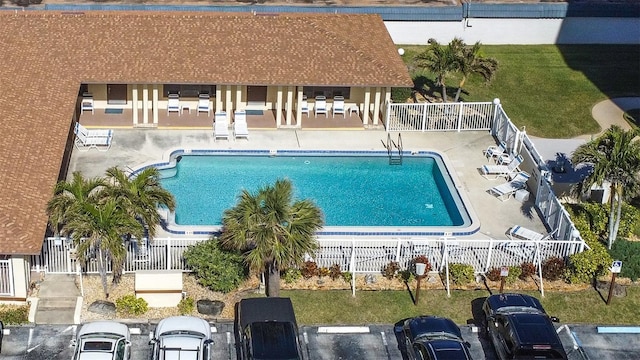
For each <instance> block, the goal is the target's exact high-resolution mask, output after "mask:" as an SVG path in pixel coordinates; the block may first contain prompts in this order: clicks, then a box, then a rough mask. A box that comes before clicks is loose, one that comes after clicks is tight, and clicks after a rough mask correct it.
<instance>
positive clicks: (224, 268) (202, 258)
mask: <svg viewBox="0 0 640 360" xmlns="http://www.w3.org/2000/svg"><path fill="white" fill-rule="evenodd" d="M184 260H185V262H186V264H187V266H189V267H190V268H191V269H192V270H193V272H194V275H195V277H196V279H197V280H198V283H199V284H200V285H202V286H206V287H208V288H209V289H211V290H213V291H221V292H224V293H228V292H230V291H232V290H235V289H237V288H238V286H240V284H241V283H242V281H244V280H245V279H246V278H247V271H246V269H245V267H244V264H243V261H242V255H241V254H240V253H239V252H237V251H230V250H225V249H222V247H221V246H220V243H219V242H218V239H216V238H211V239H209V240H207V241H203V242H200V243H197V244H196V245H192V246H189V248H188V249H187V251H185V252H184Z"/></svg>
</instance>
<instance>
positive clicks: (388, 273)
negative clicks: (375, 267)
mask: <svg viewBox="0 0 640 360" xmlns="http://www.w3.org/2000/svg"><path fill="white" fill-rule="evenodd" d="M398 271H400V264H398V263H397V262H395V261H390V262H389V263H388V264H387V265H385V267H384V268H383V269H382V276H384V277H385V278H387V279H389V280H391V279H393V278H395V277H396V276H397V275H398Z"/></svg>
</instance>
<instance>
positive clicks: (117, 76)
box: [0, 11, 412, 254]
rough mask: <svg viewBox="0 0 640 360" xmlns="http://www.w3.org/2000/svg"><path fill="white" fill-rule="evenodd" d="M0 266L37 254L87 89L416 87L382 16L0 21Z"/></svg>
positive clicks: (103, 15) (0, 17) (74, 16)
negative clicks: (12, 257)
mask: <svg viewBox="0 0 640 360" xmlns="http://www.w3.org/2000/svg"><path fill="white" fill-rule="evenodd" d="M0 23H1V24H2V26H0V44H2V57H1V58H2V62H1V63H0V124H1V125H0V129H1V133H0V151H1V152H0V153H1V154H2V156H0V168H2V171H0V254H35V253H38V252H39V251H40V248H41V246H42V240H43V236H44V234H45V229H46V223H47V217H46V214H45V207H46V203H47V201H48V200H49V198H50V196H51V191H52V189H53V186H54V184H55V182H56V181H57V179H58V174H59V171H60V167H61V163H62V157H63V153H64V150H65V143H66V139H67V135H68V134H69V129H70V127H71V119H72V116H73V112H74V108H75V103H76V100H77V98H76V96H77V93H78V88H79V85H80V83H83V82H84V83H130V84H133V83H158V84H162V83H183V84H184V83H203V84H219V85H220V84H243V85H308V86H312V85H342V86H392V87H399V86H411V85H412V82H411V79H410V77H409V74H408V72H407V69H406V67H405V65H404V64H403V63H402V61H401V59H400V57H399V56H398V55H397V53H396V48H395V46H394V45H393V42H392V41H391V37H390V36H389V34H388V33H387V30H386V28H385V26H384V23H383V22H382V20H381V18H380V17H379V16H377V15H343V14H341V15H338V14H327V15H318V14H313V15H311V14H270V15H252V14H250V13H190V12H170V13H162V12H86V13H59V12H50V11H49V12H39V11H28V12H9V11H6V12H1V13H0Z"/></svg>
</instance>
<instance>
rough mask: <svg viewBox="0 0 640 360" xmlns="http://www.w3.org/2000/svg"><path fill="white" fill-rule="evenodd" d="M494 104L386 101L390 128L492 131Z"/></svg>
mask: <svg viewBox="0 0 640 360" xmlns="http://www.w3.org/2000/svg"><path fill="white" fill-rule="evenodd" d="M494 113H495V105H494V104H493V103H490V102H477V103H463V102H458V103H416V104H394V103H387V111H386V114H387V115H386V121H385V127H386V129H387V131H420V132H425V131H470V130H489V129H491V124H492V123H493V118H494Z"/></svg>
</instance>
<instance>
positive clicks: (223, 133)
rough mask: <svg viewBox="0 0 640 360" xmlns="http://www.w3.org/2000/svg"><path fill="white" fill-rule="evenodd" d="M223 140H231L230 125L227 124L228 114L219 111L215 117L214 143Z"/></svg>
mask: <svg viewBox="0 0 640 360" xmlns="http://www.w3.org/2000/svg"><path fill="white" fill-rule="evenodd" d="M223 138H224V139H227V140H229V123H228V122H227V113H226V112H224V111H218V112H216V113H215V115H214V122H213V141H215V140H217V139H223Z"/></svg>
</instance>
